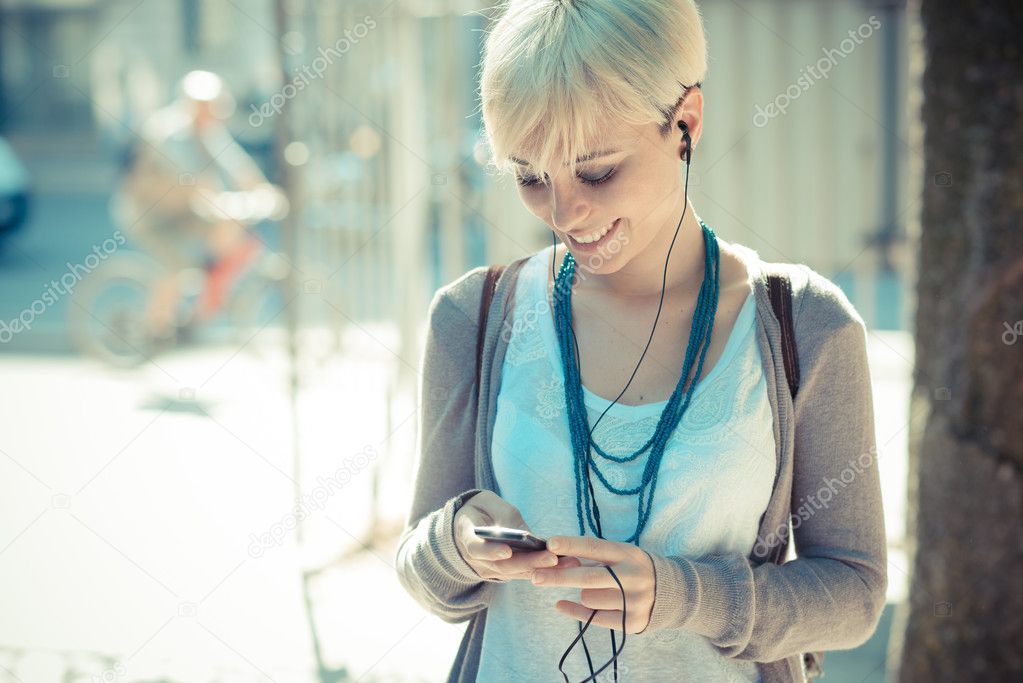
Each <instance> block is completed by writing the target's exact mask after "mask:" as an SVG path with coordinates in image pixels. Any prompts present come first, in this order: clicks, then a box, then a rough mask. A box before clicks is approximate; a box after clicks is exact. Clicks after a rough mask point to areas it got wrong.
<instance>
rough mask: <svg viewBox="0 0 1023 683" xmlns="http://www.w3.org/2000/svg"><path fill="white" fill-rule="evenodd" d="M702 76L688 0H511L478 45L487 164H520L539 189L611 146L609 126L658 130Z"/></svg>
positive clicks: (701, 46) (699, 38)
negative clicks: (656, 126)
mask: <svg viewBox="0 0 1023 683" xmlns="http://www.w3.org/2000/svg"><path fill="white" fill-rule="evenodd" d="M666 26H676V27H680V29H679V30H677V31H666V30H664V28H665V27H666ZM687 26H688V27H689V29H688V30H686V28H685V27H687ZM705 71H706V44H705V42H704V38H703V27H702V22H701V20H700V17H699V12H698V10H697V9H696V7H695V5H693V4H692V2H691V1H690V0H661V1H656V0H654V1H649V0H648V1H647V2H632V3H629V2H624V3H623V2H620V0H619V2H614V1H612V0H577V1H575V2H570V1H569V0H531V1H524V0H513V1H512V2H510V3H508V5H507V9H506V11H505V13H504V14H503V16H502V17H501V19H500V20H499V21H498V22H497V23H496V24H495V26H494V27H493V29H492V30H491V31H490V33H489V34H488V35H487V40H486V44H485V46H484V56H483V61H482V73H481V77H480V102H481V106H482V114H483V120H484V127H485V129H486V135H487V144H488V145H489V148H490V156H491V161H490V163H491V165H492V166H493V167H494V168H496V169H497V171H498V172H500V173H508V172H511V171H513V170H514V169H516V168H524V167H521V166H519V165H518V164H516V163H515V162H514V161H512V160H511V158H510V157H512V156H515V157H518V158H521V159H525V160H527V161H528V162H529V164H530V165H529V167H528V170H529V175H530V176H535V177H537V179H538V180H540V181H542V182H546V181H547V177H546V176H545V174H550V173H551V169H556V168H558V167H559V166H562V165H564V166H566V167H567V168H568V169H569V171H570V173H571V174H572V175H575V171H576V169H575V166H576V158H577V157H579V156H581V155H583V154H586V153H588V152H594V151H597V148H604V147H605V146H613V145H614V141H613V140H602V139H601V138H600V136H601V135H603V134H605V132H606V130H607V128H608V126H609V125H613V126H620V125H622V124H628V125H639V126H642V125H646V124H649V123H651V122H657V123H659V124H664V122H665V120H666V118H667V117H670V116H671V115H672V114H673V112H674V109H675V105H677V103H678V101H679V98H680V96H681V94H682V92H683V89H684V87H685V85H691V84H694V83H698V82H700V81H702V79H703V76H704V73H705ZM662 128H663V126H662ZM662 132H663V130H662Z"/></svg>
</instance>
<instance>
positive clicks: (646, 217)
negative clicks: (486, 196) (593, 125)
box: [514, 123, 698, 274]
mask: <svg viewBox="0 0 1023 683" xmlns="http://www.w3.org/2000/svg"><path fill="white" fill-rule="evenodd" d="M697 127H698V124H697ZM690 130H691V131H693V130H694V127H693V126H692V125H690ZM695 132H696V133H697V134H698V130H696V131H695ZM681 137H682V136H681V133H680V132H679V131H678V129H677V128H676V129H675V131H674V134H672V133H669V134H668V135H667V136H666V137H662V136H661V134H660V132H659V130H658V126H657V124H654V123H651V124H649V125H647V126H630V125H626V126H619V127H614V128H610V129H608V130H607V131H605V133H604V134H603V135H602V136H601V138H600V139H599V140H597V141H595V142H594V143H593V144H592V145H591V146H590V148H589V149H588V150H587V151H586V152H587V153H586V154H584V156H583V157H582V158H583V159H586V160H585V161H583V162H582V163H580V164H579V165H578V168H577V171H576V176H575V177H574V178H573V177H569V175H568V169H567V168H564V167H562V168H561V169H559V170H558V171H557V172H556V173H555V174H554V177H553V178H552V179H551V181H550V183H549V184H548V185H546V186H545V185H544V184H543V183H541V182H539V178H538V176H537V175H536V173H535V171H534V170H533V169H532V168H531V167H530V166H529V165H528V163H527V164H519V165H518V167H517V169H516V172H515V176H516V181H517V183H518V191H519V195H520V196H521V197H522V201H523V203H524V204H525V205H526V208H527V209H529V211H530V212H531V213H533V214H534V215H536V216H537V217H538V218H540V220H542V221H543V222H544V223H546V224H547V225H549V226H550V227H551V229H552V230H554V231H555V233H556V234H557V235H558V236H559V237H560V238H561V240H562V241H563V242H564V243H565V244H566V245H567V246H568V248H569V249H570V250H571V252H572V256H573V257H574V258H575V260H576V261H577V263H578V264H579V267H580V268H583V269H585V270H587V271H588V272H592V273H595V274H610V273H613V272H616V271H619V270H621V269H622V268H625V267H626V266H627V265H628V264H629V263H630V262H633V261H634V260H635V261H637V263H635V264H634V266H633V267H635V268H638V267H639V266H640V264H639V263H638V261H642V260H644V259H640V258H638V257H639V256H640V255H641V254H643V253H644V252H645V251H649V250H647V247H648V245H650V243H651V242H653V241H655V240H656V239H657V238H658V237H659V236H661V235H662V233H663V232H664V231H665V229H666V226H668V225H669V224H670V226H671V230H672V231H673V230H674V228H675V226H676V224H677V222H678V219H679V216H680V214H681V211H682V206H681V187H682V180H683V175H682V167H681V166H680V163H681V161H680V157H679V151H680V149H682V147H683V146H682V143H681V142H680V141H681ZM696 137H697V135H695V134H694V135H693V141H694V143H695V140H696ZM591 155H593V157H594V158H592V159H587V157H589V156H591ZM596 155H599V156H596ZM514 160H515V161H516V163H518V162H519V161H523V160H521V159H514ZM525 161H528V160H525ZM608 226H612V227H611V229H610V230H609V231H607V232H606V233H605V234H603V236H601V237H600V238H599V239H598V240H597V241H595V242H592V241H591V242H589V243H584V242H581V241H577V239H576V238H580V240H590V239H592V238H593V237H596V236H600V234H601V232H603V231H605V230H606V229H607V228H608ZM668 239H669V240H670V236H669V238H668ZM662 258H663V257H662Z"/></svg>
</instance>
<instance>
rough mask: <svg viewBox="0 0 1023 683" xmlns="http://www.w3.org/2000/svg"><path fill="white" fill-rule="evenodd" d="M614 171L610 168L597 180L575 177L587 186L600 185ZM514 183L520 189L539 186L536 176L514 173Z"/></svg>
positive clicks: (614, 169)
mask: <svg viewBox="0 0 1023 683" xmlns="http://www.w3.org/2000/svg"><path fill="white" fill-rule="evenodd" d="M616 170H617V168H611V169H610V170H609V171H608V172H607V173H605V174H604V175H602V176H600V177H597V178H591V177H587V176H585V175H579V176H577V177H578V178H579V180H581V181H583V182H584V183H586V184H587V185H600V184H601V183H606V182H607V181H608V180H610V179H611V176H613V175H614V174H615V171H616ZM545 175H546V174H545ZM515 181H516V182H517V183H518V184H519V185H521V186H522V187H532V186H534V185H537V184H539V182H540V179H539V178H537V177H536V176H523V175H519V174H517V173H516V174H515Z"/></svg>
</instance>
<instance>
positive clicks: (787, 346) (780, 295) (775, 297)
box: [767, 272, 799, 399]
mask: <svg viewBox="0 0 1023 683" xmlns="http://www.w3.org/2000/svg"><path fill="white" fill-rule="evenodd" d="M767 293H768V295H769V296H770V299H771V308H773V309H774V317H775V318H777V319H778V323H779V324H780V325H781V350H782V358H783V360H784V363H785V377H786V379H787V380H788V382H789V393H790V394H791V395H792V398H793V399H795V398H796V392H797V391H799V354H798V353H797V352H796V333H795V328H794V327H793V322H792V282H791V281H790V280H789V277H788V275H787V274H785V273H781V272H775V273H770V274H769V275H768V276H767Z"/></svg>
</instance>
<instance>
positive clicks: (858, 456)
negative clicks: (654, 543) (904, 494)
mask: <svg viewBox="0 0 1023 683" xmlns="http://www.w3.org/2000/svg"><path fill="white" fill-rule="evenodd" d="M810 275H811V278H810V279H811V285H812V288H813V289H815V290H816V291H814V292H812V293H811V294H810V295H806V296H804V297H803V299H801V303H802V306H801V310H802V315H801V316H800V315H799V314H798V313H797V323H796V324H797V333H796V337H797V339H798V342H797V345H798V352H799V354H800V369H801V376H802V385H801V386H800V389H799V392H798V393H797V396H796V401H795V405H794V418H795V435H794V438H795V452H794V456H793V479H792V493H791V504H790V508H791V509H790V515H789V517H788V519H787V520H786V521H785V525H784V528H780V529H778V530H777V535H778V536H779V537H782V538H784V536H785V535H786V534H787V533H788V525H789V523H791V526H792V530H793V536H794V539H795V550H796V557H795V559H792V560H790V561H788V562H785V563H784V564H775V563H773V562H764V563H762V564H758V565H754V564H753V563H751V562H750V560H749V558H748V557H745V556H742V555H739V554H719V555H706V556H701V557H696V558H689V557H681V556H669V557H662V556H657V555H652V557H653V560H654V569H655V573H656V589H655V598H654V607H653V610H652V614H651V619H650V624H649V625H648V626H647V629H646V630H648V631H651V630H657V629H663V628H684V629H688V630H691V631H693V632H696V633H699V634H701V635H703V636H705V637H707V638H708V639H709V640H710V641H711V643H712V644H713V645H714V646H715V647H716V648H717V649H718V650H719V651H720V652H721V654H722V655H724V656H728V657H735V658H738V659H750V660H754V661H765V662H767V661H776V660H779V659H783V658H785V657H788V656H791V655H793V654H797V653H800V652H806V651H812V650H842V649H849V648H853V647H856V646H858V645H860V644H862V643H863V642H865V641H866V640H867V639H868V638H869V637H870V635H871V634H872V633H873V631H874V629H875V628H876V626H877V623H878V621H879V619H880V617H881V613H882V611H883V609H884V604H885V597H886V589H887V585H888V576H887V549H886V539H885V527H884V512H883V508H882V502H881V487H880V479H879V476H878V466H877V450H876V447H875V436H874V415H873V400H872V393H871V387H870V375H869V368H868V364H867V352H866V329H865V327H864V325H863V321H862V319H860V318H859V316H858V314H856V313H855V310H854V309H853V308H852V305H851V304H850V303H849V302H848V300H847V299H845V297H844V295H843V294H841V291H840V290H838V288H837V286H835V285H833V284H832V283H830V282H828V281H824V280H823V278H822V277H821V276H819V275H817V274H816V273H813V272H811V273H810ZM822 281H823V282H822ZM814 282H816V284H815V285H814V284H813V283H814Z"/></svg>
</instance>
